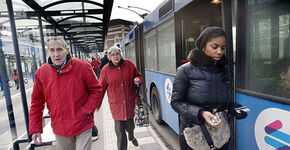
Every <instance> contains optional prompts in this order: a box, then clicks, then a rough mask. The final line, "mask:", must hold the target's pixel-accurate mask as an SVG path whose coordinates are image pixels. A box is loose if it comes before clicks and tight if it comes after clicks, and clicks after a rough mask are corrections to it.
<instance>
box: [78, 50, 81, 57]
mask: <svg viewBox="0 0 290 150" xmlns="http://www.w3.org/2000/svg"><path fill="white" fill-rule="evenodd" d="M78 52H79V59H81V49H79V51H78Z"/></svg>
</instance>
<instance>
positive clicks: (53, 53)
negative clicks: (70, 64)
mask: <svg viewBox="0 0 290 150" xmlns="http://www.w3.org/2000/svg"><path fill="white" fill-rule="evenodd" d="M48 44H49V45H48V54H49V57H50V58H51V61H52V63H53V64H54V65H56V66H57V67H61V66H62V65H63V63H64V62H65V60H66V56H67V54H68V52H69V50H68V49H66V48H65V47H64V45H63V44H62V43H61V42H60V41H58V40H53V41H50V42H49V43H48Z"/></svg>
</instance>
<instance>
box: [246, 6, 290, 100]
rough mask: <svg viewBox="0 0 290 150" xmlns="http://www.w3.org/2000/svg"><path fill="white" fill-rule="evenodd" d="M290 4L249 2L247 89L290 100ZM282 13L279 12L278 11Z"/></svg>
mask: <svg viewBox="0 0 290 150" xmlns="http://www.w3.org/2000/svg"><path fill="white" fill-rule="evenodd" d="M289 6H290V1H285V0H263V1H259V2H257V1H255V0H249V1H248V12H247V15H248V18H247V22H248V24H247V27H248V30H247V49H246V55H247V60H246V70H247V72H246V80H245V81H244V82H245V87H242V88H245V89H248V90H253V91H256V92H261V93H265V94H269V95H274V96H279V97H283V98H288V99H289V98H290V55H289V52H290V48H289V45H290V41H289V28H290V26H289V19H290V7H289ZM277 10H279V11H277Z"/></svg>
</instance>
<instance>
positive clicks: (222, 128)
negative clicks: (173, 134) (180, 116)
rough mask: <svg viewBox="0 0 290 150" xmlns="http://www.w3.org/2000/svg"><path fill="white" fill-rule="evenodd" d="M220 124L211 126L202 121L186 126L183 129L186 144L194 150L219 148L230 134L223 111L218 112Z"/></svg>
mask: <svg viewBox="0 0 290 150" xmlns="http://www.w3.org/2000/svg"><path fill="white" fill-rule="evenodd" d="M218 115H219V116H220V119H221V124H220V125H219V126H218V127H213V126H211V125H209V124H208V123H207V122H206V121H204V122H203V123H202V124H201V125H194V126H193V127H186V128H185V129H184V130H183V133H184V137H185V140H186V143H187V144H188V146H190V147H191V148H192V149H194V150H211V149H219V148H221V147H222V146H223V145H225V144H226V143H227V142H228V141H229V139H230V136H231V132H230V128H229V124H228V120H227V117H226V114H225V112H218Z"/></svg>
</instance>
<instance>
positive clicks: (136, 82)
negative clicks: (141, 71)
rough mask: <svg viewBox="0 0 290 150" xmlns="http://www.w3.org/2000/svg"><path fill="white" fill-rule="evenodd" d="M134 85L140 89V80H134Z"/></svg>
mask: <svg viewBox="0 0 290 150" xmlns="http://www.w3.org/2000/svg"><path fill="white" fill-rule="evenodd" d="M134 84H135V85H136V86H138V87H139V86H140V79H139V78H135V79H134Z"/></svg>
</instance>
